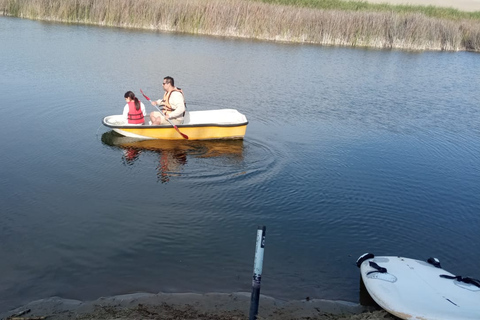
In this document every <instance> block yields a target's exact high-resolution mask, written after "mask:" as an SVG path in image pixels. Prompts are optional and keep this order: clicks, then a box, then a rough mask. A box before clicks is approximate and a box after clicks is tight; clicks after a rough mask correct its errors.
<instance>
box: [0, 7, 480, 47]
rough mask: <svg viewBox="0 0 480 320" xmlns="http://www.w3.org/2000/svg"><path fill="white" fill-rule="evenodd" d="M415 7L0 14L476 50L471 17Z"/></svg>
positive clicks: (479, 33)
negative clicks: (427, 11) (428, 12)
mask: <svg viewBox="0 0 480 320" xmlns="http://www.w3.org/2000/svg"><path fill="white" fill-rule="evenodd" d="M266 2H269V3H266ZM280 2H281V3H280ZM406 8H409V9H408V10H407V9H406ZM415 8H422V7H408V6H386V5H372V4H367V3H365V2H347V1H339V0H325V1H322V0H262V1H253V0H176V1H171V0H0V12H3V13H4V14H6V15H10V16H15V17H21V18H28V19H39V20H50V21H60V22H67V23H85V24H97V25H104V26H115V27H127V28H143V29H152V30H164V31H175V32H185V33H193V34H208V35H218V36H233V37H243V38H255V39H261V40H273V41H286V42H298V43H315V44H323V45H342V46H362V47H376V48H399V49H410V50H449V51H459V50H469V51H477V52H480V19H477V18H475V14H478V13H473V14H472V15H471V16H470V15H468V13H465V12H460V11H457V10H452V9H440V8H434V7H425V8H423V9H422V10H430V12H431V13H430V14H427V13H426V12H423V11H420V12H419V10H414V9H415ZM442 10H445V11H444V12H445V13H442V12H443V11H442ZM433 12H436V13H435V14H433ZM463 14H465V15H467V16H462V15H463Z"/></svg>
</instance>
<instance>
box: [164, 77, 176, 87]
mask: <svg viewBox="0 0 480 320" xmlns="http://www.w3.org/2000/svg"><path fill="white" fill-rule="evenodd" d="M163 79H164V80H165V82H166V83H170V84H171V85H172V87H175V81H174V80H173V78H172V77H170V76H167V77H165V78H163Z"/></svg>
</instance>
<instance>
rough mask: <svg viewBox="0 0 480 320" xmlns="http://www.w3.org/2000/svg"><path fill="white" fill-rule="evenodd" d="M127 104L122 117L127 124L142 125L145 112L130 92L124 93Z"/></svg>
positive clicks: (142, 105)
mask: <svg viewBox="0 0 480 320" xmlns="http://www.w3.org/2000/svg"><path fill="white" fill-rule="evenodd" d="M125 101H127V104H126V105H125V107H124V108H123V116H124V118H125V119H127V120H128V123H129V124H144V123H145V116H146V115H147V111H146V110H145V105H144V104H143V103H142V102H141V101H140V100H138V98H137V97H135V94H134V93H133V92H132V91H127V92H125Z"/></svg>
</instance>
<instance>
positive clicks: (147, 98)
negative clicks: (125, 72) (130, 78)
mask: <svg viewBox="0 0 480 320" xmlns="http://www.w3.org/2000/svg"><path fill="white" fill-rule="evenodd" d="M140 92H141V93H142V94H143V96H144V97H145V99H147V100H148V101H150V98H149V97H147V96H146V95H145V93H143V90H142V89H140Z"/></svg>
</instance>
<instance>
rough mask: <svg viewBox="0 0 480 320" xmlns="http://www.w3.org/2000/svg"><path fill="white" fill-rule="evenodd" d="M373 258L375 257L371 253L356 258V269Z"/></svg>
mask: <svg viewBox="0 0 480 320" xmlns="http://www.w3.org/2000/svg"><path fill="white" fill-rule="evenodd" d="M373 258H375V255H374V254H373V253H364V254H362V255H361V256H360V257H358V259H357V267H359V268H360V266H361V265H362V263H363V261H366V260H368V259H373Z"/></svg>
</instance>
